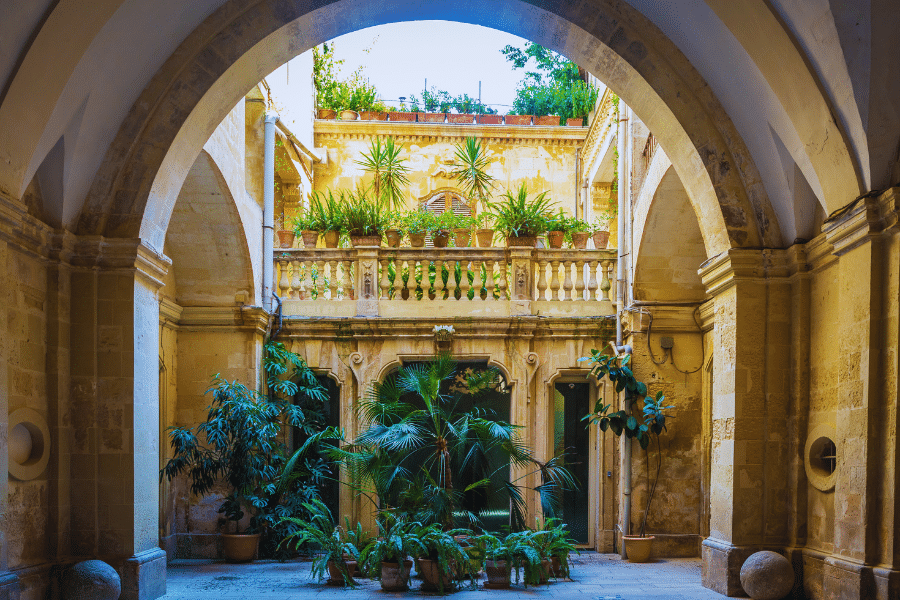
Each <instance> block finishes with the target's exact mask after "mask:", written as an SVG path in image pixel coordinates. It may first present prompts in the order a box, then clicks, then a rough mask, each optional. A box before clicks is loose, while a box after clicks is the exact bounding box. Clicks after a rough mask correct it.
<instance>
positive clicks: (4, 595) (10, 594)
mask: <svg viewBox="0 0 900 600" xmlns="http://www.w3.org/2000/svg"><path fill="white" fill-rule="evenodd" d="M21 589H22V588H21V586H20V585H19V576H18V575H16V574H15V573H10V572H8V571H7V572H5V573H3V572H0V600H19V592H20V591H21Z"/></svg>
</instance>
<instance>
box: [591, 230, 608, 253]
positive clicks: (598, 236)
mask: <svg viewBox="0 0 900 600" xmlns="http://www.w3.org/2000/svg"><path fill="white" fill-rule="evenodd" d="M607 243H609V232H608V231H595V232H594V248H596V249H597V250H603V249H604V248H606V244H607Z"/></svg>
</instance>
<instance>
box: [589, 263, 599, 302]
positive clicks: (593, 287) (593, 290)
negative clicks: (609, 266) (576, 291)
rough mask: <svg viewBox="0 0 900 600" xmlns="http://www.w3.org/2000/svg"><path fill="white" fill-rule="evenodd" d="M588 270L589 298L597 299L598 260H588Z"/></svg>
mask: <svg viewBox="0 0 900 600" xmlns="http://www.w3.org/2000/svg"><path fill="white" fill-rule="evenodd" d="M588 272H589V274H590V277H589V278H588V286H587V289H588V300H597V261H596V260H591V261H589V262H588Z"/></svg>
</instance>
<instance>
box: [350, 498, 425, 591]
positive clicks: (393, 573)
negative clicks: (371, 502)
mask: <svg viewBox="0 0 900 600" xmlns="http://www.w3.org/2000/svg"><path fill="white" fill-rule="evenodd" d="M421 527H422V526H421V524H419V523H417V522H415V521H412V522H410V521H406V520H404V519H402V518H399V517H397V516H395V515H394V514H392V513H390V512H387V511H383V512H382V513H381V514H380V515H379V518H378V539H376V540H375V541H374V542H373V543H372V544H371V545H370V546H369V547H368V548H366V549H365V551H363V553H362V554H361V555H360V560H361V561H362V562H363V563H365V565H366V568H367V569H368V570H369V572H370V573H380V575H379V576H380V578H381V589H383V590H385V591H389V592H402V591H406V590H408V589H409V574H410V570H411V569H412V560H410V559H409V557H410V556H420V555H422V554H424V553H425V552H424V548H423V547H422V543H421V541H420V539H419V537H418V536H417V535H416V531H417V530H418V529H420V528H421Z"/></svg>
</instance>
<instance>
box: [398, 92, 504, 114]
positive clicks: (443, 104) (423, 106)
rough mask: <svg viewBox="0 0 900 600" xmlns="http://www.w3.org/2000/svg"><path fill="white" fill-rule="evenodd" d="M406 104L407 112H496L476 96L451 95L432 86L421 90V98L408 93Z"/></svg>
mask: <svg viewBox="0 0 900 600" xmlns="http://www.w3.org/2000/svg"><path fill="white" fill-rule="evenodd" d="M408 106H409V108H408V109H407V110H408V111H409V112H430V113H448V112H451V111H452V112H456V113H460V114H466V115H471V114H481V115H493V114H497V111H496V110H495V109H493V108H490V107H489V106H486V105H484V104H482V103H481V102H480V101H479V100H478V98H472V97H470V96H469V95H468V94H459V95H458V96H451V95H450V93H449V92H446V91H444V90H438V89H436V88H435V87H433V86H432V88H431V90H422V97H421V100H420V99H419V98H418V97H416V95H415V94H410V96H409V104H408Z"/></svg>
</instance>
